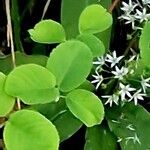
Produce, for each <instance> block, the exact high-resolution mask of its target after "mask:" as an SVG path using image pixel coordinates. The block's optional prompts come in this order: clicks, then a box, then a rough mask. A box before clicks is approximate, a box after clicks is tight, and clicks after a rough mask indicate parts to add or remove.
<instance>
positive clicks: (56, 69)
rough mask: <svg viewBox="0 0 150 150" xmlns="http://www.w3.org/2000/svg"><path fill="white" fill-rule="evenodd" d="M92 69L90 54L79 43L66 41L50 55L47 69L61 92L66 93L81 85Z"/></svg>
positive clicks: (85, 47) (85, 46) (84, 46)
mask: <svg viewBox="0 0 150 150" xmlns="http://www.w3.org/2000/svg"><path fill="white" fill-rule="evenodd" d="M91 67H92V53H91V51H90V49H89V47H88V46H87V45H85V44H84V43H83V42H80V41H67V42H65V43H62V44H60V45H59V46H57V47H56V48H55V49H54V50H53V52H52V53H51V54H50V58H49V59H48V62H47V68H48V69H49V70H50V71H51V72H52V73H53V74H54V75H55V76H56V80H57V84H58V86H59V88H60V90H61V91H63V92H68V91H71V90H73V89H74V88H76V87H78V86H79V85H80V84H82V83H83V82H84V81H85V80H86V78H87V76H88V74H89V73H90V70H91Z"/></svg>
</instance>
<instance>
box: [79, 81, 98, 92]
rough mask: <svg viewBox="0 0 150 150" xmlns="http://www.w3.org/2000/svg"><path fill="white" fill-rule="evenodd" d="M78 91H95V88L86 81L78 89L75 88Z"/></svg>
mask: <svg viewBox="0 0 150 150" xmlns="http://www.w3.org/2000/svg"><path fill="white" fill-rule="evenodd" d="M77 88H78V89H85V90H88V91H94V90H95V86H94V85H93V84H92V83H91V82H90V81H88V80H86V81H85V82H83V83H82V84H81V85H80V86H79V87H77Z"/></svg>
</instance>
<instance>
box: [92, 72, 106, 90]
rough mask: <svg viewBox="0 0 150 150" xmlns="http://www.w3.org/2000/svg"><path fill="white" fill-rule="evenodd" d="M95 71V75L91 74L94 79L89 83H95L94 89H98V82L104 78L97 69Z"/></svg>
mask: <svg viewBox="0 0 150 150" xmlns="http://www.w3.org/2000/svg"><path fill="white" fill-rule="evenodd" d="M95 73H96V75H92V76H93V77H94V78H95V79H94V80H93V81H92V82H91V83H97V85H96V89H98V88H99V86H100V84H101V83H102V82H103V80H104V78H103V76H102V75H100V74H99V73H98V71H95Z"/></svg>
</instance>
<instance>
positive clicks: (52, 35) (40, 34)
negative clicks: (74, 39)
mask: <svg viewBox="0 0 150 150" xmlns="http://www.w3.org/2000/svg"><path fill="white" fill-rule="evenodd" d="M29 33H30V37H31V39H32V40H34V41H35V42H38V43H45V44H46V43H47V44H50V43H61V42H63V41H65V31H64V29H63V27H62V25H61V24H59V23H58V22H56V21H53V20H51V19H48V20H42V21H40V22H39V23H37V24H36V25H35V27H34V29H30V30H29Z"/></svg>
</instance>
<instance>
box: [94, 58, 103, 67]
mask: <svg viewBox="0 0 150 150" xmlns="http://www.w3.org/2000/svg"><path fill="white" fill-rule="evenodd" d="M93 64H94V65H104V64H105V58H104V57H103V56H101V57H97V61H94V62H93Z"/></svg>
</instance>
